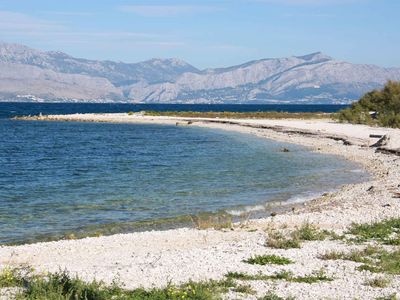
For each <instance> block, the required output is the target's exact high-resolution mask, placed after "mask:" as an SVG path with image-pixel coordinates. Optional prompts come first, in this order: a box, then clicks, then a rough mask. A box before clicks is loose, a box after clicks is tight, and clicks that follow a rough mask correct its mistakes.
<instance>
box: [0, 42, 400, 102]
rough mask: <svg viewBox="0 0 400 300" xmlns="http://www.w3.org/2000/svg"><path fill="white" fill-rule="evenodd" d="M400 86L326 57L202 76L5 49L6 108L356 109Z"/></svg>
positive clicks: (383, 72)
mask: <svg viewBox="0 0 400 300" xmlns="http://www.w3.org/2000/svg"><path fill="white" fill-rule="evenodd" d="M387 80H400V68H383V67H379V66H375V65H366V64H352V63H349V62H344V61H339V60H336V59H333V58H332V57H330V56H328V55H325V54H323V53H321V52H316V53H312V54H308V55H304V56H291V57H286V58H268V59H261V60H254V61H250V62H246V63H244V64H241V65H236V66H232V67H227V68H215V69H205V70H199V69H197V68H196V67H194V66H192V65H190V64H189V63H187V62H185V61H183V60H180V59H176V58H168V59H150V60H147V61H143V62H138V63H124V62H114V61H107V60H105V61H98V60H89V59H83V58H75V57H72V56H70V55H68V54H65V53H63V52H58V51H40V50H35V49H32V48H29V47H27V46H24V45H20V44H9V43H1V42H0V100H1V101H40V102H72V101H74V102H130V103H132V102H135V103H137V102H140V103H349V102H352V101H354V100H356V99H358V98H359V97H360V96H361V95H362V94H363V93H365V92H367V91H369V90H372V89H375V88H380V87H382V86H383V85H384V84H385V82H386V81H387Z"/></svg>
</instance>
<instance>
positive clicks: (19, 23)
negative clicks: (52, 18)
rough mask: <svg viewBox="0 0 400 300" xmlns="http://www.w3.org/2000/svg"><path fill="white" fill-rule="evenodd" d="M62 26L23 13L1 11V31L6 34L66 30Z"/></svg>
mask: <svg viewBox="0 0 400 300" xmlns="http://www.w3.org/2000/svg"><path fill="white" fill-rule="evenodd" d="M64 29H65V27H64V26H63V25H61V24H58V23H54V22H49V21H46V20H42V19H37V18H34V17H31V16H28V15H25V14H22V13H18V12H12V11H0V31H6V32H21V33H24V32H25V33H29V32H38V31H42V32H48V31H55V30H58V31H60V30H64Z"/></svg>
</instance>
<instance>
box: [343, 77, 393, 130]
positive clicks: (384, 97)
mask: <svg viewBox="0 0 400 300" xmlns="http://www.w3.org/2000/svg"><path fill="white" fill-rule="evenodd" d="M370 111H373V112H376V114H377V117H376V118H375V119H373V118H372V117H371V115H370V113H369V112H370ZM337 118H338V119H339V121H341V122H349V123H356V124H376V125H380V126H384V127H393V128H400V82H394V81H388V82H387V83H386V85H385V87H384V88H383V89H382V90H379V91H378V90H373V91H371V92H368V93H366V94H365V95H364V96H362V97H361V98H360V100H359V101H358V102H356V103H353V104H352V105H351V107H350V108H347V109H344V110H342V111H340V112H339V113H338V114H337Z"/></svg>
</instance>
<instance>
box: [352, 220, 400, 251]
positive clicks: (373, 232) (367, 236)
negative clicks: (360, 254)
mask: <svg viewBox="0 0 400 300" xmlns="http://www.w3.org/2000/svg"><path fill="white" fill-rule="evenodd" d="M348 233H350V234H352V235H355V236H356V240H357V241H359V242H365V241H368V240H377V241H379V242H382V243H383V244H385V245H400V218H393V219H388V220H384V221H381V222H375V223H372V224H353V225H352V226H351V228H350V229H349V231H348Z"/></svg>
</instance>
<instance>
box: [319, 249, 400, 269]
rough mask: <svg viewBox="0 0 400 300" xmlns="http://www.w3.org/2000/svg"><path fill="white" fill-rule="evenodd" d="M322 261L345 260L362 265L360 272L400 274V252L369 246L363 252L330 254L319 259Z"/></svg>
mask: <svg viewBox="0 0 400 300" xmlns="http://www.w3.org/2000/svg"><path fill="white" fill-rule="evenodd" d="M319 258H320V259H343V260H351V261H354V262H358V263H362V265H361V266H359V267H358V269H359V270H360V271H362V270H365V271H370V272H373V273H388V274H396V275H398V274H400V250H396V251H392V252H390V251H387V250H385V249H382V248H379V247H373V246H367V247H366V248H364V249H362V250H353V251H351V252H349V253H344V252H330V253H326V254H324V255H322V256H320V257H319Z"/></svg>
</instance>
